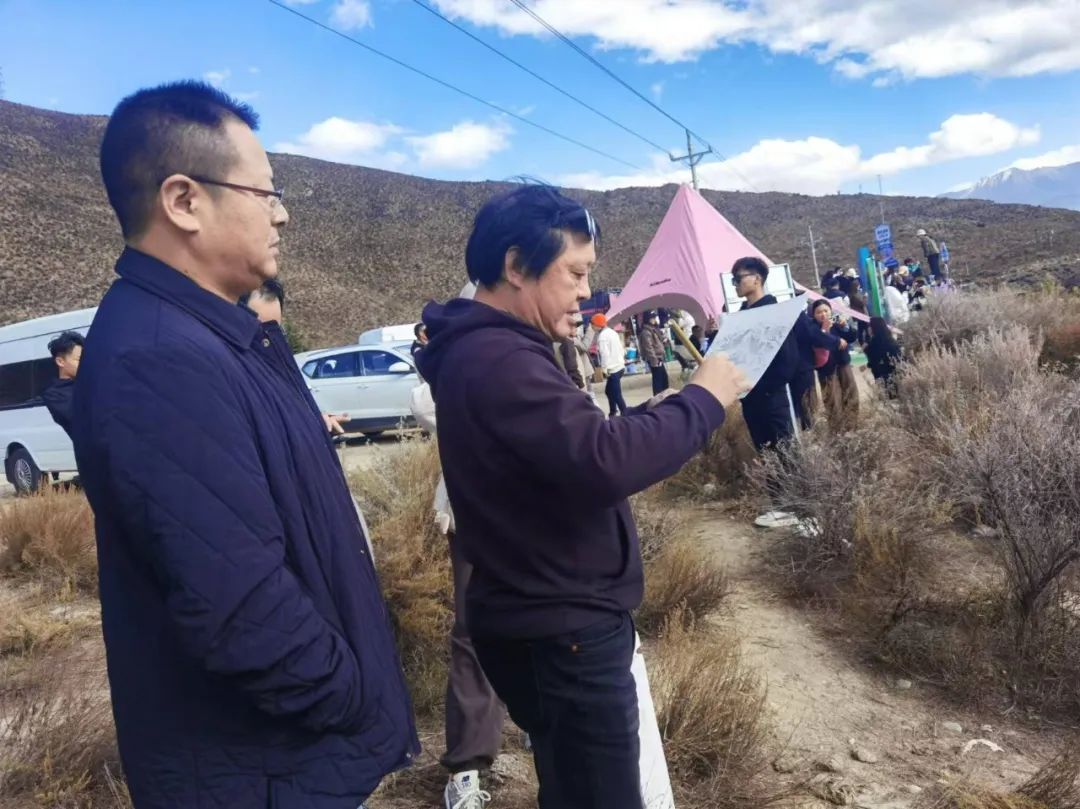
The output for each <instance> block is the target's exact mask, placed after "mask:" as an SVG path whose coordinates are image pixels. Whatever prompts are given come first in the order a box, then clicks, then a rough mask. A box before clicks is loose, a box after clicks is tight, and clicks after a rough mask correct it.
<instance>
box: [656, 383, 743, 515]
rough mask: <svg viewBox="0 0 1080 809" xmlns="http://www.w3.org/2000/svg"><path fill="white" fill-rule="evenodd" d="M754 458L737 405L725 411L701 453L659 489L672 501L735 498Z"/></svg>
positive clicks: (738, 405)
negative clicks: (662, 489)
mask: <svg viewBox="0 0 1080 809" xmlns="http://www.w3.org/2000/svg"><path fill="white" fill-rule="evenodd" d="M756 458H757V453H756V452H755V451H754V445H753V443H752V442H751V441H750V434H749V432H748V431H747V429H746V421H745V420H744V419H743V414H742V405H741V404H738V403H737V404H735V405H732V406H731V407H730V408H728V411H727V418H726V419H725V420H724V424H723V426H721V428H720V429H719V430H717V431H716V432H715V433H713V435H712V437H711V438H710V439H709V444H708V446H707V447H706V448H705V450H704V451H703V452H701V453H699V454H698V455H696V456H695V457H694V458H693V459H691V460H690V461H689V463H687V464H686V466H684V467H683V468H682V469H681V470H680V471H679V473H678V474H677V475H675V476H674V477H672V478H671V479H669V480H667V481H665V483H664V484H663V486H664V489H665V491H666V492H667V493H669V494H670V495H673V496H675V497H689V498H692V499H701V500H715V499H717V498H721V497H733V496H737V495H738V493H739V492H740V490H741V489H743V488H744V487H745V483H746V480H747V476H748V470H749V468H750V467H751V465H752V464H753V462H754V461H755V460H756Z"/></svg>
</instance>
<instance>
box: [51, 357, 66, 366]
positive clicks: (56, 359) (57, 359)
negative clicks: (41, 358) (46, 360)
mask: <svg viewBox="0 0 1080 809" xmlns="http://www.w3.org/2000/svg"><path fill="white" fill-rule="evenodd" d="M53 362H55V363H56V367H57V368H63V367H64V358H63V357H53Z"/></svg>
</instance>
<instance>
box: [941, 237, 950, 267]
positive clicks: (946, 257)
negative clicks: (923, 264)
mask: <svg viewBox="0 0 1080 809" xmlns="http://www.w3.org/2000/svg"><path fill="white" fill-rule="evenodd" d="M940 249H941V260H942V261H944V262H945V263H946V264H948V263H949V248H948V247H947V246H946V245H945V242H942V243H941V248H940Z"/></svg>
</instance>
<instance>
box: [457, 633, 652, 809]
mask: <svg viewBox="0 0 1080 809" xmlns="http://www.w3.org/2000/svg"><path fill="white" fill-rule="evenodd" d="M473 643H474V644H475V645H476V653H477V656H478V657H479V658H480V663H481V664H482V665H483V667H484V671H485V672H486V673H487V675H488V678H489V679H490V680H491V683H492V685H494V686H495V692H496V693H497V694H498V695H499V696H500V697H502V699H503V702H505V703H506V707H507V709H508V710H509V711H510V717H511V719H513V720H514V722H515V723H517V725H518V726H519V727H520V728H521V729H522V730H524V731H525V732H526V733H528V734H529V738H530V740H531V741H532V746H533V761H534V763H535V765H536V776H537V779H538V780H539V782H540V792H539V795H538V805H539V809H642V805H641V783H640V782H641V776H640V771H639V768H638V757H639V754H640V753H639V743H638V705H637V690H636V686H635V684H634V677H633V675H632V674H631V673H630V664H631V661H632V659H633V656H634V623H633V621H632V620H631V619H630V615H629V614H628V613H622V614H618V615H614V614H613V615H611V616H610V617H608V618H604V619H603V620H601V621H599V622H598V623H596V624H593V625H592V626H589V627H586V628H585V629H581V630H578V631H576V632H568V633H566V634H565V635H558V636H555V637H550V638H542V639H539V640H528V641H527V640H508V639H490V638H474V639H473Z"/></svg>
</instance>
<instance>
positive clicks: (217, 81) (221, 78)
mask: <svg viewBox="0 0 1080 809" xmlns="http://www.w3.org/2000/svg"><path fill="white" fill-rule="evenodd" d="M231 75H232V71H231V70H229V69H228V68H225V69H224V70H208V71H206V72H205V73H203V78H204V79H205V80H206V81H208V82H209V83H210V84H212V85H214V86H215V87H220V86H221V85H223V84H224V83H225V82H227V81H228V80H229V76H231Z"/></svg>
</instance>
